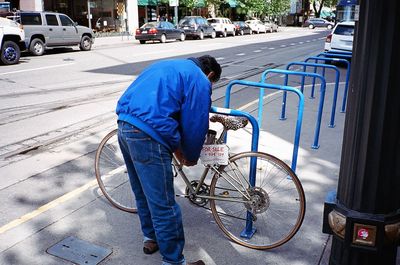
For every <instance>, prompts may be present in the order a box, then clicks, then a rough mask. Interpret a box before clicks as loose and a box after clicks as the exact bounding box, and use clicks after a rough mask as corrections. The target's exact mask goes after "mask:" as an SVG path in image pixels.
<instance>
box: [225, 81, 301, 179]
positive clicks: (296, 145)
mask: <svg viewBox="0 0 400 265" xmlns="http://www.w3.org/2000/svg"><path fill="white" fill-rule="evenodd" d="M234 85H242V86H248V87H257V88H259V89H273V90H283V91H285V92H293V93H295V94H296V95H297V96H298V97H299V107H298V110H297V122H296V131H295V137H294V145H293V153H292V166H291V168H292V170H293V171H294V172H296V166H297V156H298V151H299V142H300V132H301V124H302V121H303V111H304V95H303V93H301V91H300V90H298V89H296V88H294V87H290V86H282V85H274V84H263V83H259V82H252V81H244V80H233V81H231V82H230V83H229V84H228V86H227V88H226V92H225V107H226V108H229V105H230V95H231V90H232V87H233V86H234ZM258 103H259V106H260V104H261V105H262V103H263V98H259V101H258ZM257 128H259V126H258V124H257Z"/></svg>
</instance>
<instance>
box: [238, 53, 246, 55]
mask: <svg viewBox="0 0 400 265" xmlns="http://www.w3.org/2000/svg"><path fill="white" fill-rule="evenodd" d="M236 55H237V56H243V55H246V54H245V53H238V54H236Z"/></svg>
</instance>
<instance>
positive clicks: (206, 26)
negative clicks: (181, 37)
mask: <svg viewBox="0 0 400 265" xmlns="http://www.w3.org/2000/svg"><path fill="white" fill-rule="evenodd" d="M178 27H179V28H180V29H183V30H184V31H185V34H186V36H187V37H192V38H197V39H200V40H202V39H204V37H207V36H208V37H211V38H213V39H214V38H215V37H216V36H217V33H216V32H215V29H214V27H213V26H211V24H210V23H208V21H207V20H206V19H205V18H203V17H200V16H186V17H184V18H182V19H181V20H180V21H179V24H178Z"/></svg>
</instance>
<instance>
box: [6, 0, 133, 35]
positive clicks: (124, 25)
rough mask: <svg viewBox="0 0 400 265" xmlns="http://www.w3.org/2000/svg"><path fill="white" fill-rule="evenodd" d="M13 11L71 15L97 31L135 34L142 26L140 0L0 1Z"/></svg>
mask: <svg viewBox="0 0 400 265" xmlns="http://www.w3.org/2000/svg"><path fill="white" fill-rule="evenodd" d="M0 2H9V3H10V7H11V10H27V11H43V10H44V11H54V12H60V13H64V14H67V15H68V16H70V17H71V18H72V19H73V20H74V21H76V22H78V24H80V25H83V26H88V27H91V28H92V29H93V30H94V31H115V32H130V33H133V32H134V31H135V29H136V28H137V27H138V26H139V12H138V0H0Z"/></svg>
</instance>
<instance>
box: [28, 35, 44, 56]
mask: <svg viewBox="0 0 400 265" xmlns="http://www.w3.org/2000/svg"><path fill="white" fill-rule="evenodd" d="M29 51H30V52H31V53H32V54H33V55H35V56H41V55H43V53H44V43H43V41H42V40H41V39H33V40H32V41H31V44H30V45H29Z"/></svg>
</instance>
